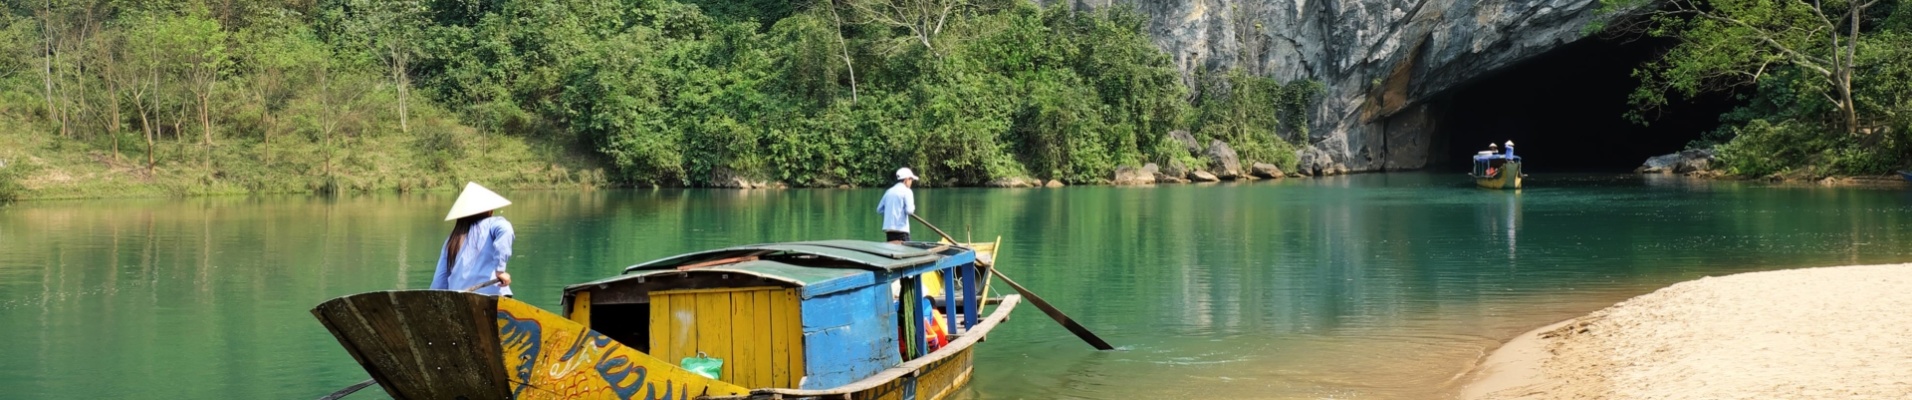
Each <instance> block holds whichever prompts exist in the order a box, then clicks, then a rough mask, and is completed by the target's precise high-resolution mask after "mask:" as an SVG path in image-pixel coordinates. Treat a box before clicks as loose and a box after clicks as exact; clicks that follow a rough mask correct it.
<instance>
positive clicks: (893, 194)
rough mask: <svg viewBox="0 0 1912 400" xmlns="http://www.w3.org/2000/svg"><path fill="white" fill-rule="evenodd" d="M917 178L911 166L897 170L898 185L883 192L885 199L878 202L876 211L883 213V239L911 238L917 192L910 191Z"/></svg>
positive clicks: (898, 239) (901, 240)
mask: <svg viewBox="0 0 1912 400" xmlns="http://www.w3.org/2000/svg"><path fill="white" fill-rule="evenodd" d="M917 179H918V178H917V177H916V173H914V172H910V169H909V168H902V169H898V170H896V186H890V190H889V191H887V192H883V201H881V202H878V203H877V204H876V212H877V213H878V214H883V240H886V241H889V242H890V243H902V242H907V241H909V240H910V214H915V213H916V192H912V191H910V185H913V184H915V183H916V181H917Z"/></svg>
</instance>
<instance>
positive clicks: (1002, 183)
mask: <svg viewBox="0 0 1912 400" xmlns="http://www.w3.org/2000/svg"><path fill="white" fill-rule="evenodd" d="M984 186H988V187H993V188H1031V187H1037V186H1042V180H1040V179H1031V178H1024V177H1019V176H1012V177H1007V178H997V179H996V180H993V181H989V183H987V184H984Z"/></svg>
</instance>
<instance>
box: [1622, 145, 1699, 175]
mask: <svg viewBox="0 0 1912 400" xmlns="http://www.w3.org/2000/svg"><path fill="white" fill-rule="evenodd" d="M1712 167H1713V150H1710V149H1688V150H1681V151H1680V152H1678V153H1673V154H1666V155H1659V156H1653V157H1649V158H1647V159H1646V163H1643V164H1641V165H1640V167H1639V168H1635V169H1633V172H1635V173H1641V174H1691V173H1697V172H1702V171H1707V170H1710V169H1712Z"/></svg>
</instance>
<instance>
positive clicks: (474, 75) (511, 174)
mask: <svg viewBox="0 0 1912 400" xmlns="http://www.w3.org/2000/svg"><path fill="white" fill-rule="evenodd" d="M242 3H243V4H241V3H233V2H200V1H195V0H137V1H104V0H55V1H50V2H14V3H8V5H6V6H5V9H4V14H0V142H4V143H5V144H7V146H5V147H0V160H17V161H11V162H12V163H13V164H18V165H21V166H22V167H21V169H19V170H18V171H26V170H28V169H27V168H29V167H30V168H32V169H31V171H35V172H34V173H32V174H25V176H24V177H18V178H17V179H14V180H13V182H19V184H21V185H24V187H26V188H28V189H26V191H27V192H29V193H30V194H28V195H29V196H31V197H39V198H57V197H91V196H107V195H192V194H218V193H248V192H250V193H261V192H335V191H368V190H414V189H427V188H455V187H457V186H458V185H459V184H461V183H462V182H463V181H466V180H479V181H485V182H487V183H490V184H493V185H499V186H507V187H573V186H587V187H589V186H598V185H604V184H629V185H661V186H683V185H688V186H701V185H713V184H720V183H722V182H727V181H729V180H731V179H737V178H741V179H749V180H775V181H782V182H786V183H789V184H792V185H798V186H828V185H837V184H853V185H875V184H880V183H882V181H883V180H884V178H885V175H884V173H885V171H888V170H891V169H894V168H895V167H897V166H911V167H915V168H917V169H918V170H921V171H923V173H925V174H926V175H928V176H930V177H932V178H933V179H932V181H931V182H933V183H934V184H949V185H964V184H980V183H983V182H988V181H990V180H993V179H998V178H1004V177H1012V176H1030V177H1037V178H1050V179H1062V180H1065V181H1069V182H1075V183H1087V182H1096V181H1100V180H1103V179H1106V178H1107V177H1108V175H1109V173H1110V172H1111V171H1113V170H1114V168H1115V167H1116V166H1117V165H1132V164H1141V163H1144V162H1165V161H1167V160H1170V159H1183V160H1185V162H1191V163H1192V164H1197V165H1199V163H1197V162H1194V161H1196V160H1195V159H1194V157H1192V155H1191V154H1189V153H1188V152H1187V151H1186V150H1185V149H1183V148H1182V147H1179V146H1173V145H1169V144H1168V143H1166V142H1168V141H1167V140H1166V139H1165V138H1166V133H1167V132H1169V131H1170V130H1174V129H1189V130H1191V131H1192V132H1195V134H1196V136H1197V137H1198V138H1199V139H1201V140H1203V141H1207V140H1209V139H1221V140H1224V141H1226V142H1228V143H1230V144H1232V145H1234V146H1236V147H1237V148H1238V151H1239V152H1240V154H1242V156H1243V157H1244V158H1245V159H1247V160H1254V161H1265V162H1274V163H1277V164H1279V165H1281V166H1282V167H1283V168H1291V167H1293V163H1294V161H1293V148H1294V145H1293V144H1291V143H1289V141H1288V140H1291V139H1284V138H1299V137H1305V132H1304V131H1305V127H1306V121H1307V118H1308V117H1307V112H1308V110H1310V109H1312V105H1313V103H1314V102H1315V101H1316V100H1315V98H1316V97H1318V95H1319V86H1318V85H1316V84H1313V83H1299V84H1294V85H1282V84H1279V83H1277V82H1274V81H1272V80H1269V79H1266V78H1260V77H1253V76H1248V75H1243V74H1233V73H1219V74H1213V75H1212V76H1211V77H1196V78H1192V79H1187V80H1192V81H1193V85H1191V84H1190V82H1187V81H1186V80H1185V79H1184V77H1183V76H1182V75H1181V74H1180V73H1179V72H1178V71H1177V70H1176V69H1175V68H1174V67H1173V66H1172V65H1170V63H1169V60H1168V57H1167V55H1165V54H1164V53H1163V52H1161V51H1160V50H1158V49H1156V48H1155V47H1154V46H1153V45H1151V44H1150V43H1149V41H1148V40H1147V38H1146V37H1145V35H1144V34H1143V33H1142V26H1143V22H1144V21H1143V19H1142V17H1141V16H1140V15H1138V14H1136V13H1134V12H1131V11H1126V10H1119V9H1117V10H1102V11H1093V12H1075V11H1070V10H1068V9H1066V8H1060V7H1055V8H1048V9H1041V8H1037V7H1036V6H1034V5H1032V4H1030V3H1029V2H1026V1H1019V0H983V1H961V0H909V1H905V0H835V1H818V2H808V3H806V2H794V3H793V2H765V1H746V2H719V1H695V0H693V1H689V2H674V1H671V0H559V1H544V2H534V1H467V0H392V1H384V0H320V1H316V2H310V1H263V2H242ZM706 10H708V11H706ZM1190 86H1194V88H1193V89H1191V88H1190ZM13 174H15V175H21V173H19V172H15V173H13ZM16 192H17V191H16Z"/></svg>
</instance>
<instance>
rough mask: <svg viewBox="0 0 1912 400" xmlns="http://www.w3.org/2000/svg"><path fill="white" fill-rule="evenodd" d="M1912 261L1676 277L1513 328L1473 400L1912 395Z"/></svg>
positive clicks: (1469, 387) (1474, 373)
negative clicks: (1573, 313) (1584, 310)
mask: <svg viewBox="0 0 1912 400" xmlns="http://www.w3.org/2000/svg"><path fill="white" fill-rule="evenodd" d="M1908 307H1912V264H1884V265H1858V266H1841V267H1818V268H1801V269H1787V270H1775V271H1762V272H1748V273H1740V274H1733V275H1726V276H1719V277H1702V278H1700V279H1695V280H1690V281H1685V282H1680V283H1676V284H1673V285H1670V286H1667V287H1665V288H1661V289H1659V290H1656V291H1654V292H1652V293H1648V294H1644V295H1640V296H1637V297H1634V298H1631V299H1628V300H1625V301H1622V302H1619V303H1617V304H1615V305H1613V306H1610V307H1607V308H1605V309H1601V310H1599V311H1594V312H1592V313H1588V314H1586V315H1583V316H1580V317H1576V318H1572V319H1568V320H1565V321H1560V322H1555V323H1552V324H1548V325H1547V326H1543V327H1540V328H1537V329H1534V330H1531V331H1527V332H1525V333H1522V334H1520V335H1518V336H1515V337H1514V338H1512V339H1509V340H1507V341H1505V342H1503V344H1502V345H1501V346H1500V348H1498V349H1495V350H1494V351H1493V352H1491V353H1489V354H1488V355H1487V356H1486V357H1485V358H1484V359H1483V361H1481V362H1480V363H1478V364H1476V365H1475V366H1474V368H1473V369H1472V370H1470V371H1468V372H1467V374H1466V375H1467V378H1464V379H1463V381H1464V383H1463V385H1462V387H1461V390H1460V391H1459V395H1458V397H1459V398H1460V399H1466V400H1508V399H1568V398H1573V399H1578V398H1692V399H1712V398H1819V399H1845V398H1852V399H1871V398H1908V397H1912V376H1907V375H1905V374H1904V371H1912V335H1905V334H1904V333H1903V332H1902V330H1903V327H1905V326H1912V313H1906V312H1905V310H1907V309H1908Z"/></svg>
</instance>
